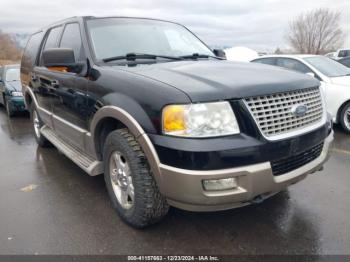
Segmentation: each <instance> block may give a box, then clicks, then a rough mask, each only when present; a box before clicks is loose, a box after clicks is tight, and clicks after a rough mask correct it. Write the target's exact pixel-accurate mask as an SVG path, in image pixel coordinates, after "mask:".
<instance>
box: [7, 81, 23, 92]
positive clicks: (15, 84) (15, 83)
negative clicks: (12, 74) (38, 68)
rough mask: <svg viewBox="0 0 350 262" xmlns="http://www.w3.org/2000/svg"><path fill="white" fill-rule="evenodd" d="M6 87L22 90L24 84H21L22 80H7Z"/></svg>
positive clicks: (10, 89) (12, 89) (11, 89)
mask: <svg viewBox="0 0 350 262" xmlns="http://www.w3.org/2000/svg"><path fill="white" fill-rule="evenodd" d="M6 88H7V89H8V90H9V91H10V92H12V91H17V92H21V91H22V85H21V82H20V81H13V82H6Z"/></svg>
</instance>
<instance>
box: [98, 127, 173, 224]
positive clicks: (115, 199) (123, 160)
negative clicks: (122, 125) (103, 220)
mask: <svg viewBox="0 0 350 262" xmlns="http://www.w3.org/2000/svg"><path fill="white" fill-rule="evenodd" d="M103 156H104V165H105V170H104V178H105V182H106V186H107V190H108V193H109V196H110V198H111V201H112V204H113V207H114V208H115V210H116V211H117V213H118V214H119V216H120V217H121V218H122V219H123V220H124V221H125V222H126V223H128V224H129V225H131V226H133V227H136V228H143V227H146V226H148V225H151V224H154V223H156V222H158V221H159V220H161V219H162V218H163V217H164V216H165V215H166V214H167V212H168V209H169V206H168V204H167V202H166V199H165V198H164V197H163V196H162V195H161V194H160V192H159V190H158V187H157V184H156V181H155V180H154V178H153V175H152V172H151V170H150V168H149V165H148V162H147V159H146V157H145V155H144V153H143V152H142V150H141V148H140V146H139V144H138V142H137V141H136V140H135V138H134V136H133V135H132V134H130V132H129V131H128V129H119V130H116V131H113V132H112V133H110V134H109V135H108V137H107V139H106V142H105V146H104V155H103Z"/></svg>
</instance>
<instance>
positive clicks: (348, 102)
mask: <svg viewBox="0 0 350 262" xmlns="http://www.w3.org/2000/svg"><path fill="white" fill-rule="evenodd" d="M347 104H350V98H349V99H348V100H346V101H345V102H343V103H342V105H341V106H340V107H339V109H338V111H337V123H339V121H340V114H341V112H342V111H343V109H344V107H345V106H346V105H347Z"/></svg>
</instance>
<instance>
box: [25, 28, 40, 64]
mask: <svg viewBox="0 0 350 262" xmlns="http://www.w3.org/2000/svg"><path fill="white" fill-rule="evenodd" d="M43 35H44V33H43V32H40V33H37V34H34V35H32V36H31V37H30V39H29V41H28V43H27V46H26V49H25V51H24V54H23V58H22V67H23V68H28V67H32V66H33V65H34V64H35V62H36V58H37V55H38V51H39V48H40V45H41V41H42V39H43Z"/></svg>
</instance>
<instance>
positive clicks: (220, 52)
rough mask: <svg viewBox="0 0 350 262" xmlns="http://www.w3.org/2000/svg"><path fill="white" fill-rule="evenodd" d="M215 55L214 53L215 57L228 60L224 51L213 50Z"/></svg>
mask: <svg viewBox="0 0 350 262" xmlns="http://www.w3.org/2000/svg"><path fill="white" fill-rule="evenodd" d="M213 53H214V55H215V56H217V57H221V58H224V59H226V54H225V51H224V50H222V49H214V50H213Z"/></svg>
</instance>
